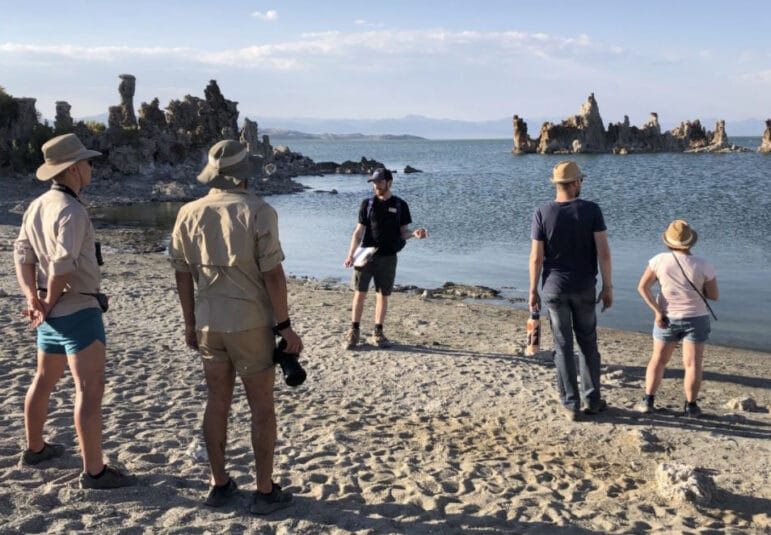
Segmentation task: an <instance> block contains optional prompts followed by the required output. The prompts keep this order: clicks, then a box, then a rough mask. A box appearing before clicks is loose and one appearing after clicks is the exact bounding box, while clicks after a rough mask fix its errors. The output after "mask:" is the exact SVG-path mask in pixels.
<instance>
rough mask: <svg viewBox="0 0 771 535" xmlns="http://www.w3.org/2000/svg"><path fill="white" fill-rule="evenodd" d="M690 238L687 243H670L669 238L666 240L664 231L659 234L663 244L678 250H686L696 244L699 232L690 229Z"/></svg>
mask: <svg viewBox="0 0 771 535" xmlns="http://www.w3.org/2000/svg"><path fill="white" fill-rule="evenodd" d="M691 238H692V239H691V241H690V242H688V243H687V244H679V243H672V242H670V241H669V240H667V233H666V232H664V233H663V234H662V235H661V239H662V241H663V242H664V245H666V246H667V247H669V248H670V249H677V250H678V251H687V250H688V249H690V248H691V247H693V246H694V245H696V242H697V241H698V239H699V234H698V233H697V232H696V231H695V230H693V229H691Z"/></svg>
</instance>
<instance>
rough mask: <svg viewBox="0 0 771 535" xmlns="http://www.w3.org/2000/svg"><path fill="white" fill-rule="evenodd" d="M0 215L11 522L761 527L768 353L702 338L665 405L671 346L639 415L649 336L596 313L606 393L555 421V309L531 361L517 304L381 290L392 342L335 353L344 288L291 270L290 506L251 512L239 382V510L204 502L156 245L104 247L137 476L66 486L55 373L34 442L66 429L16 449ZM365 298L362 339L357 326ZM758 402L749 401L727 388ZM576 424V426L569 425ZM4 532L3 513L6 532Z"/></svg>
mask: <svg viewBox="0 0 771 535" xmlns="http://www.w3.org/2000/svg"><path fill="white" fill-rule="evenodd" d="M15 230H16V229H15V228H13V227H8V226H0V245H1V246H0V265H1V266H2V270H0V288H2V289H3V290H4V292H3V296H2V297H0V314H1V315H2V316H3V317H4V318H6V321H5V322H4V323H3V325H2V326H0V335H2V336H3V337H4V339H5V340H6V344H4V346H3V349H2V353H1V355H2V358H0V388H2V389H3V390H4V391H5V392H6V393H7V395H6V396H5V397H4V399H3V401H2V402H1V404H2V409H3V412H2V414H3V417H2V418H3V424H4V427H5V429H6V433H5V434H4V436H3V437H0V478H2V480H3V481H4V485H3V488H2V489H0V503H2V504H3V508H4V511H5V517H6V520H5V525H4V527H3V529H5V530H7V531H8V532H17V531H27V532H30V531H46V530H47V531H52V532H59V531H108V532H109V531H119V530H136V531H143V530H144V531H147V530H151V531H154V532H160V533H173V532H178V531H179V529H180V526H185V529H187V530H192V531H207V530H208V531H217V532H219V531H229V532H243V531H255V530H262V529H274V530H276V531H280V532H294V533H305V532H307V533H342V534H348V533H357V534H358V533H417V534H428V533H437V532H441V533H450V534H455V533H457V534H460V533H468V532H472V531H484V532H490V533H509V532H526V533H546V532H551V531H553V530H559V529H562V530H564V531H565V532H567V533H572V532H575V533H586V532H587V531H591V532H604V533H629V532H633V531H654V532H660V531H667V532H681V531H692V530H693V529H695V526H709V527H710V528H711V529H714V530H726V531H729V532H731V531H734V532H738V531H744V532H758V533H759V532H762V531H764V530H767V529H769V528H771V516H770V515H769V511H771V508H769V504H771V488H769V486H768V480H769V476H770V475H771V467H770V466H769V460H770V459H771V413H769V407H771V379H769V377H771V359H770V358H769V357H771V355H769V354H768V353H761V352H753V351H744V350H736V349H731V348H723V347H719V346H708V348H707V351H706V360H705V383H704V386H703V388H702V393H701V396H700V400H699V402H700V404H701V406H702V409H703V410H704V411H705V414H706V415H705V417H704V418H701V419H698V420H691V419H685V418H682V417H680V416H679V415H678V414H679V413H678V411H679V410H680V409H681V407H682V397H683V394H682V367H681V366H680V365H679V356H676V357H675V358H674V359H673V362H672V364H671V365H670V367H669V368H668V370H667V374H666V375H665V380H664V383H663V384H662V388H661V390H660V392H659V394H658V395H657V406H658V407H659V408H660V410H659V411H657V412H656V413H655V414H652V415H647V416H646V415H640V414H638V413H635V412H634V411H633V410H632V407H633V405H634V403H635V402H636V401H637V400H638V399H639V397H640V395H641V389H642V384H643V381H644V375H645V365H646V364H647V361H648V358H649V353H650V342H649V340H648V337H647V336H645V335H642V334H636V333H629V332H624V331H616V330H612V329H604V328H600V329H599V345H600V351H601V353H602V356H603V366H602V388H603V396H604V397H605V398H606V399H607V401H608V403H609V405H610V408H609V410H608V411H607V412H605V413H602V414H600V415H598V416H596V417H594V418H592V419H591V420H586V421H580V422H575V423H573V422H568V421H566V420H565V418H564V417H563V415H562V411H561V409H560V407H559V403H558V402H557V397H556V390H555V386H554V373H555V371H554V368H553V366H552V365H551V363H550V359H549V354H548V349H549V348H550V347H551V343H550V339H551V337H550V332H549V329H548V322H544V324H542V325H543V332H542V340H543V341H544V344H543V345H544V347H545V352H543V353H539V354H538V355H536V356H535V357H526V356H524V345H525V319H526V316H527V313H526V312H525V311H519V310H515V309H510V308H505V307H501V306H497V305H490V304H480V303H468V302H466V301H464V298H463V297H460V296H441V295H436V296H433V297H430V298H422V297H420V296H419V295H411V294H408V293H395V294H394V295H393V297H392V299H391V300H390V302H389V315H388V318H387V321H386V334H387V335H388V336H389V337H390V338H391V339H392V340H394V342H395V343H396V345H395V346H394V347H393V348H390V349H387V350H381V349H378V348H376V347H374V346H372V345H370V344H369V342H365V343H364V344H362V345H361V346H359V347H358V348H357V350H355V351H343V350H342V347H341V344H342V338H343V335H344V333H345V331H346V330H347V328H348V314H349V307H350V300H351V292H350V290H348V289H346V288H344V287H340V286H339V285H337V284H333V283H331V282H325V281H319V280H314V279H302V278H292V279H290V280H289V283H288V285H289V303H290V313H291V316H292V322H293V324H295V325H297V329H298V332H299V333H300V335H301V336H302V337H303V341H304V343H305V346H306V351H305V352H304V353H303V355H302V357H301V362H302V364H303V366H304V367H305V368H306V370H307V371H308V380H307V381H306V383H305V384H304V385H303V386H301V387H299V388H296V389H291V388H289V387H288V386H287V385H286V384H284V382H283V377H281V374H280V372H279V373H277V379H276V384H275V397H276V410H277V415H278V422H279V424H278V425H279V440H278V443H277V448H276V462H275V472H274V479H275V480H276V482H278V483H279V484H281V485H282V486H283V487H284V488H286V489H287V490H289V491H290V492H292V493H293V494H294V495H295V504H294V505H293V506H292V507H291V508H289V509H287V510H285V511H283V512H281V513H278V514H276V515H275V516H271V517H268V518H267V519H261V518H256V517H253V516H250V515H249V514H248V513H247V512H246V510H247V507H248V500H249V491H251V490H252V489H253V488H254V477H253V473H252V470H253V469H252V463H251V449H250V444H249V432H248V429H249V423H248V410H247V407H246V401H245V399H244V396H243V391H242V389H241V387H240V386H239V387H237V389H236V393H235V400H236V401H235V403H234V406H233V414H232V418H231V426H230V427H231V431H230V435H229V443H228V468H229V471H230V474H231V475H232V477H233V478H234V479H235V480H236V481H237V482H238V484H239V487H240V488H241V489H243V490H242V491H241V493H240V495H239V497H238V499H237V500H236V503H235V504H234V505H232V506H228V507H226V508H225V509H224V510H212V509H208V508H206V507H204V506H203V505H202V500H203V498H204V497H205V494H206V490H207V477H208V476H207V464H206V462H205V459H203V458H201V456H200V449H201V447H202V437H201V432H200V419H201V415H202V410H203V404H204V401H205V388H204V385H203V377H202V372H201V369H200V363H199V359H198V357H197V355H196V354H195V353H193V352H191V351H189V350H187V349H186V348H185V347H184V343H183V338H182V335H183V329H182V317H181V311H180V309H179V303H178V300H177V296H176V290H175V285H174V276H173V271H172V269H171V267H170V266H169V264H168V261H167V260H166V258H165V256H164V255H163V254H161V253H148V254H128V253H113V254H110V255H109V256H106V257H105V260H106V264H105V266H103V276H104V279H103V280H104V284H103V287H104V290H105V291H106V292H107V293H108V294H110V295H111V309H110V311H109V312H108V313H107V314H106V315H105V324H106V330H107V340H108V342H107V343H108V362H107V387H106V391H105V401H104V428H105V431H104V439H105V456H106V457H107V459H108V460H109V461H110V462H114V463H116V464H118V465H120V466H123V467H125V468H126V469H127V470H129V471H130V472H132V473H133V474H135V475H137V476H138V480H139V481H138V484H137V486H135V487H128V488H125V489H118V490H116V491H110V492H109V493H104V492H103V493H100V492H99V491H86V490H81V489H79V488H77V475H78V471H79V468H80V459H79V457H78V454H77V446H76V441H75V435H74V430H73V429H72V419H71V412H72V398H73V395H72V391H73V385H72V380H71V378H70V375H69V372H67V373H66V374H65V378H64V379H63V380H62V381H61V384H60V386H59V387H58V388H57V390H56V392H55V393H54V395H53V396H52V402H51V410H50V416H49V422H48V426H47V437H48V438H49V439H51V440H54V441H58V442H62V443H64V444H65V445H66V446H67V453H66V454H65V456H64V457H62V458H61V459H57V460H55V461H53V462H51V463H50V464H49V465H46V466H44V467H41V468H38V469H29V468H27V467H22V466H20V465H19V464H18V455H19V451H20V448H21V447H22V445H23V437H24V430H23V419H22V408H23V400H24V393H25V391H26V388H27V386H28V385H29V381H30V380H31V377H32V375H33V373H34V334H33V333H31V332H29V331H28V330H27V329H26V327H25V325H24V322H23V318H21V316H20V315H19V311H20V309H21V307H22V305H23V299H22V298H21V297H20V296H19V295H18V289H17V288H16V282H15V277H14V274H13V269H12V252H11V249H10V243H11V242H12V239H13V238H14V237H15V235H14V234H15ZM373 308H374V303H373V300H372V299H370V300H368V302H367V306H366V307H365V313H364V318H363V321H362V334H363V335H365V336H368V335H369V333H370V332H371V329H372V313H373ZM738 398H751V399H753V400H754V402H755V403H756V405H757V406H758V407H759V408H758V409H757V410H755V411H752V412H748V411H743V410H740V409H735V408H734V409H731V408H728V407H727V404H728V403H729V402H731V401H732V400H735V399H738ZM566 437H570V440H566ZM675 462H677V463H684V464H687V465H690V466H693V467H695V468H697V469H698V470H699V471H700V473H705V474H709V475H710V477H711V478H713V480H714V483H715V485H716V488H717V491H716V492H715V493H714V495H713V496H712V499H711V501H709V503H706V504H703V505H700V504H695V503H691V502H689V501H687V500H685V499H683V501H678V500H677V499H674V498H671V497H665V495H663V494H662V490H661V489H660V488H659V484H658V483H657V480H656V476H655V473H656V470H657V467H659V466H661V465H662V463H675ZM0 531H2V530H0Z"/></svg>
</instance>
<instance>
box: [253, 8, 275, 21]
mask: <svg viewBox="0 0 771 535" xmlns="http://www.w3.org/2000/svg"><path fill="white" fill-rule="evenodd" d="M252 17H255V18H258V19H260V20H267V21H270V22H273V21H275V20H278V11H276V10H275V9H269V10H267V11H265V12H264V13H263V12H262V11H255V12H254V13H252Z"/></svg>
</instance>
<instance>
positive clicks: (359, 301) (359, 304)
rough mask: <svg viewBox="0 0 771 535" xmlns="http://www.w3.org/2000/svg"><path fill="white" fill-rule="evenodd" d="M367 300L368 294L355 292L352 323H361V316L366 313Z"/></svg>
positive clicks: (352, 305)
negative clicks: (365, 304)
mask: <svg viewBox="0 0 771 535" xmlns="http://www.w3.org/2000/svg"><path fill="white" fill-rule="evenodd" d="M366 299H367V292H354V294H353V303H352V304H351V321H352V322H353V323H359V322H360V321H361V314H362V312H363V311H364V301H366Z"/></svg>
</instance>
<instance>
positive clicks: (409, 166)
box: [404, 165, 423, 175]
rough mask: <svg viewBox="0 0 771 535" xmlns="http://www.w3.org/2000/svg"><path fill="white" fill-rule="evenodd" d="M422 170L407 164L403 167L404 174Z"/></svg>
mask: <svg viewBox="0 0 771 535" xmlns="http://www.w3.org/2000/svg"><path fill="white" fill-rule="evenodd" d="M422 172H423V171H421V170H420V169H416V168H414V167H412V166H411V165H408V166H406V167H405V168H404V174H405V175H409V174H410V173H422Z"/></svg>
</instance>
